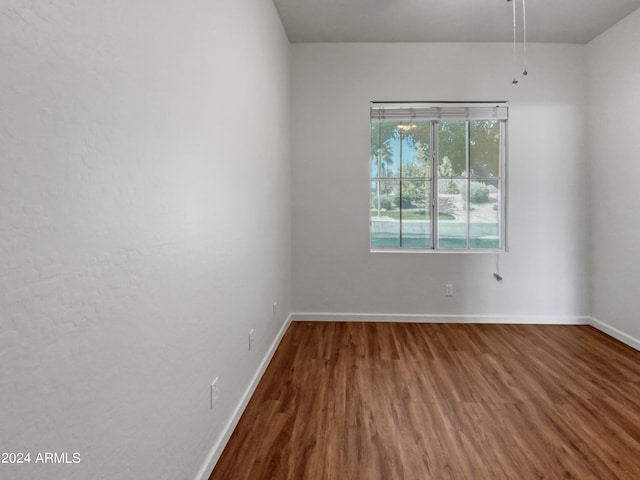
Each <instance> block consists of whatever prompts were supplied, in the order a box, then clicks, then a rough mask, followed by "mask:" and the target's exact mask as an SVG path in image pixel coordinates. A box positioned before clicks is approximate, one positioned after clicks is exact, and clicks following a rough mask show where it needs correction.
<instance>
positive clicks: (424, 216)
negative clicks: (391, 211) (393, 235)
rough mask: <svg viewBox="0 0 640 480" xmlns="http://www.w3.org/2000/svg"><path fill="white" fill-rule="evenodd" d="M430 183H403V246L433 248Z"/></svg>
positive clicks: (416, 181) (413, 181)
mask: <svg viewBox="0 0 640 480" xmlns="http://www.w3.org/2000/svg"><path fill="white" fill-rule="evenodd" d="M429 197H430V196H429V182H428V181H425V180H422V181H418V180H412V181H408V180H405V181H403V182H402V201H401V202H400V205H401V209H402V212H401V213H402V246H403V247H409V248H411V247H413V248H417V247H422V248H429V247H431V221H430V220H431V219H430V213H431V208H430V202H429Z"/></svg>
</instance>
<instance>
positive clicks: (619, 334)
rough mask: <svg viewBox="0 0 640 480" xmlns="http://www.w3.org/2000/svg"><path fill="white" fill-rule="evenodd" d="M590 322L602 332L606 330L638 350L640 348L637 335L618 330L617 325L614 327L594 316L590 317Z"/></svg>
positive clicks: (608, 333)
mask: <svg viewBox="0 0 640 480" xmlns="http://www.w3.org/2000/svg"><path fill="white" fill-rule="evenodd" d="M589 323H590V325H591V326H593V327H594V328H597V329H598V330H600V331H601V332H604V333H606V334H607V335H610V336H612V337H613V338H615V339H617V340H620V341H621V342H622V343H625V344H627V345H629V346H630V347H632V348H635V349H636V350H640V340H638V339H637V338H636V337H633V336H631V335H629V334H628V333H625V332H623V331H622V330H618V329H617V328H616V327H612V326H611V325H609V324H608V323H605V322H603V321H601V320H598V319H597V318H594V317H589Z"/></svg>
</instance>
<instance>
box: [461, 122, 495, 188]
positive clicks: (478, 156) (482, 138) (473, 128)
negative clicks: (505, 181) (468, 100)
mask: <svg viewBox="0 0 640 480" xmlns="http://www.w3.org/2000/svg"><path fill="white" fill-rule="evenodd" d="M469 164H470V166H471V176H472V177H484V178H487V177H496V178H497V177H499V176H500V122H498V121H491V120H482V121H472V122H469Z"/></svg>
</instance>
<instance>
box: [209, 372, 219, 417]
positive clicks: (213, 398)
mask: <svg viewBox="0 0 640 480" xmlns="http://www.w3.org/2000/svg"><path fill="white" fill-rule="evenodd" d="M218 378H219V377H216V378H214V379H213V382H211V392H210V393H211V409H212V410H213V408H214V407H215V406H216V404H217V403H218V395H219V393H220V392H219V390H218Z"/></svg>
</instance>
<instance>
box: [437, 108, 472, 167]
mask: <svg viewBox="0 0 640 480" xmlns="http://www.w3.org/2000/svg"><path fill="white" fill-rule="evenodd" d="M438 135H439V136H438V149H439V159H438V176H439V177H441V178H444V177H463V176H466V170H467V127H466V122H458V121H455V122H454V121H452V122H439V124H438Z"/></svg>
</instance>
